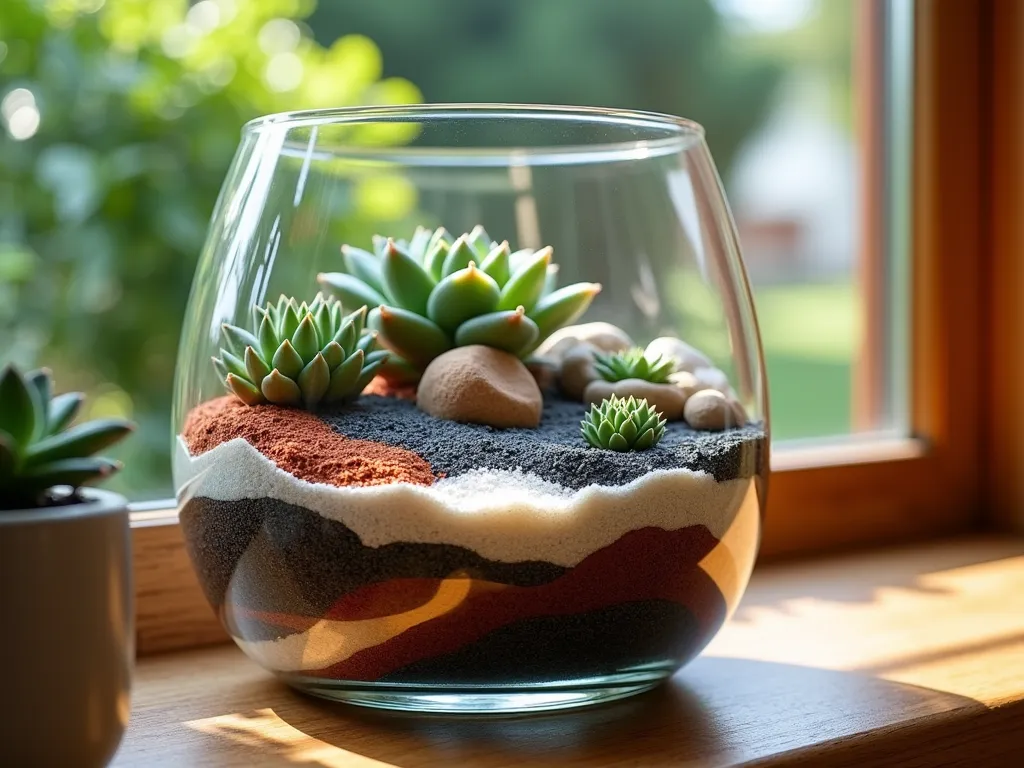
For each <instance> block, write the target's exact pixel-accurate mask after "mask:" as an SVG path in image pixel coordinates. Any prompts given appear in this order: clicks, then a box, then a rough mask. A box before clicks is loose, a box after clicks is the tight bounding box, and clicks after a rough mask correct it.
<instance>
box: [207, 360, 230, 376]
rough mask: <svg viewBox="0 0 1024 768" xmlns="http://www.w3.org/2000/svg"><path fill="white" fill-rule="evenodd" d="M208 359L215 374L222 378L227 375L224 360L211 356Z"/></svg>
mask: <svg viewBox="0 0 1024 768" xmlns="http://www.w3.org/2000/svg"><path fill="white" fill-rule="evenodd" d="M210 360H211V361H213V367H214V369H216V371H217V375H218V376H220V378H222V379H223V378H225V377H226V376H227V375H228V367H227V366H226V365H224V361H223V360H221V359H220V358H219V357H211V358H210Z"/></svg>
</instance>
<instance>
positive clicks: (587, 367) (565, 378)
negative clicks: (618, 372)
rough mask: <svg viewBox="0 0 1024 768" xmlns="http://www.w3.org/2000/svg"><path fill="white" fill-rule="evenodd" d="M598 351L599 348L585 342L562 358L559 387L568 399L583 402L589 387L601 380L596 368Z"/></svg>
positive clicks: (577, 345) (574, 347)
mask: <svg viewBox="0 0 1024 768" xmlns="http://www.w3.org/2000/svg"><path fill="white" fill-rule="evenodd" d="M597 351H598V349H597V347H595V346H593V345H592V344H589V343H587V342H583V343H581V344H576V345H575V346H573V347H572V349H570V350H569V351H568V352H566V353H565V356H564V357H562V367H561V371H560V372H559V385H560V386H561V388H562V392H563V393H564V394H565V395H566V396H567V397H571V398H572V399H573V400H582V399H583V391H584V390H585V389H586V388H587V385H588V384H590V382H592V381H595V380H596V379H599V378H600V376H599V375H598V373H597V369H596V368H594V353H595V352H597Z"/></svg>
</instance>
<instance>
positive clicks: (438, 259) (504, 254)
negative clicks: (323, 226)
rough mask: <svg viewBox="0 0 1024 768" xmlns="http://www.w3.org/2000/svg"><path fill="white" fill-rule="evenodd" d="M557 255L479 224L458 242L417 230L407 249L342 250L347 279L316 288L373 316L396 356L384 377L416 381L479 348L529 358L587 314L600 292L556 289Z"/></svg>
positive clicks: (399, 244)
mask: <svg viewBox="0 0 1024 768" xmlns="http://www.w3.org/2000/svg"><path fill="white" fill-rule="evenodd" d="M551 253H552V251H551V248H550V247H547V248H542V249H540V250H538V251H534V250H531V249H525V250H520V251H516V252H514V253H513V252H512V251H511V250H510V249H509V245H508V242H502V243H497V242H495V241H493V240H491V238H490V237H489V236H488V235H487V233H486V232H485V231H484V229H483V227H479V226H478V227H476V228H474V229H473V231H472V232H469V233H468V234H464V235H461V236H460V237H458V238H454V239H453V238H452V236H451V235H450V234H449V233H448V232H447V230H445V229H444V228H443V227H441V228H439V229H436V230H433V231H431V230H428V229H424V228H423V227H417V229H416V233H415V234H414V235H413V236H412V239H411V240H409V241H408V242H406V241H404V240H393V239H391V238H384V237H380V236H375V237H374V240H373V252H372V253H371V252H369V251H364V250H362V249H359V248H353V247H352V246H348V245H345V246H342V249H341V254H342V260H343V262H344V266H345V271H344V272H330V273H324V274H321V275H319V276H318V277H317V280H318V281H319V282H320V284H321V285H322V286H323V287H324V288H325V289H326V290H328V291H330V292H331V293H332V294H333V295H335V296H337V297H338V298H339V299H340V300H341V303H342V305H343V306H344V307H345V308H346V309H355V308H358V307H362V306H366V307H368V308H369V309H370V315H369V320H368V323H369V325H370V327H372V328H374V329H375V330H377V331H379V332H380V339H381V342H382V344H383V345H384V346H385V347H387V348H388V349H390V350H391V351H392V352H393V353H394V356H393V357H392V359H391V361H390V362H389V363H388V366H387V368H386V369H385V370H384V371H382V374H383V375H385V376H386V377H388V378H391V379H393V380H403V381H406V382H414V381H416V380H418V378H419V375H420V373H422V371H423V369H424V368H426V366H427V365H428V364H429V363H430V361H431V360H433V359H434V358H435V357H437V356H438V355H440V354H442V353H443V352H446V351H448V350H449V349H451V348H452V347H462V346H467V345H469V344H483V345H486V346H490V347H495V348H497V349H502V350H505V351H506V352H510V353H512V354H514V355H518V356H519V357H525V356H526V355H528V354H529V353H530V352H532V351H533V350H534V349H536V348H537V346H538V345H539V344H540V342H541V341H543V340H544V339H545V338H547V337H548V336H549V335H550V334H551V333H552V332H553V331H555V330H557V329H558V328H561V327H562V326H563V325H567V324H569V323H571V322H573V321H574V320H576V319H577V318H578V317H579V316H580V315H582V314H583V313H584V312H585V311H586V309H587V307H589V306H590V302H591V301H592V300H593V298H594V296H596V295H597V293H598V292H599V291H600V290H601V286H600V285H597V284H596V283H576V284H575V285H569V286H566V287H564V288H558V289H556V288H555V285H556V276H557V271H558V268H557V265H555V264H552V263H551Z"/></svg>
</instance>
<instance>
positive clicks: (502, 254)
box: [480, 240, 511, 288]
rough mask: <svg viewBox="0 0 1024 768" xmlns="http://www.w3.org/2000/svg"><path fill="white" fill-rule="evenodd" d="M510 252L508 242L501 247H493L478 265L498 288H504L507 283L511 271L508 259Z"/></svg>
mask: <svg viewBox="0 0 1024 768" xmlns="http://www.w3.org/2000/svg"><path fill="white" fill-rule="evenodd" d="M510 253H511V251H510V250H509V247H508V240H506V241H505V242H503V243H502V244H501V245H498V246H495V247H494V248H493V249H492V250H491V252H490V253H489V254H487V257H486V258H485V259H484V260H483V261H482V262H481V263H480V269H481V270H483V271H484V272H486V273H487V274H488V275H490V276H491V277H493V278H494V282H496V283H497V284H498V287H499V288H502V287H504V285H505V283H507V282H508V278H509V276H510V274H511V270H510V267H509V263H508V257H509V254H510Z"/></svg>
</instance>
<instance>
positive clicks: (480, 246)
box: [467, 224, 491, 260]
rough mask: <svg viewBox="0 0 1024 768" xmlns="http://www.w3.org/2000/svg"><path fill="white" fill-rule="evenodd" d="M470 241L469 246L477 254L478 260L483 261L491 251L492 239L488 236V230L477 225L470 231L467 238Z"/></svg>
mask: <svg viewBox="0 0 1024 768" xmlns="http://www.w3.org/2000/svg"><path fill="white" fill-rule="evenodd" d="M467 239H468V240H469V246H470V248H472V249H473V252H474V253H475V254H476V259H477V260H479V259H483V258H484V257H486V256H487V254H488V253H489V252H490V250H491V237H490V235H488V234H487V230H485V229H484V228H483V226H482V225H481V224H477V225H476V226H475V227H473V229H472V230H471V231H470V233H469V236H468V238H467Z"/></svg>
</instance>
